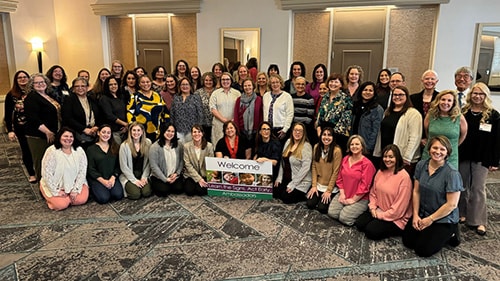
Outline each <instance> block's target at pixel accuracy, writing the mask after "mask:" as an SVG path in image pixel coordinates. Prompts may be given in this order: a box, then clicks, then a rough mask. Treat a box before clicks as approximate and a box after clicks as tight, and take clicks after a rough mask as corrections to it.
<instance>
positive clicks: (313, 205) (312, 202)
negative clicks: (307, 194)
mask: <svg viewBox="0 0 500 281" xmlns="http://www.w3.org/2000/svg"><path fill="white" fill-rule="evenodd" d="M323 193H324V192H321V191H318V195H316V194H313V196H312V197H311V198H310V199H307V200H306V206H307V208H309V209H318V211H319V212H320V213H322V214H326V213H328V207H329V206H330V203H328V204H325V203H323V202H321V198H322V196H323ZM334 196H335V194H333V193H332V194H331V195H330V202H331V201H332V198H333V197H334Z"/></svg>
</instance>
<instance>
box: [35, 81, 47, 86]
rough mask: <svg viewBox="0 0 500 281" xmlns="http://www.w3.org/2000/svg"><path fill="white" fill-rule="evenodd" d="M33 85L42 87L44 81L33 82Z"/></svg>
mask: <svg viewBox="0 0 500 281" xmlns="http://www.w3.org/2000/svg"><path fill="white" fill-rule="evenodd" d="M33 84H35V85H43V84H45V81H35V82H33Z"/></svg>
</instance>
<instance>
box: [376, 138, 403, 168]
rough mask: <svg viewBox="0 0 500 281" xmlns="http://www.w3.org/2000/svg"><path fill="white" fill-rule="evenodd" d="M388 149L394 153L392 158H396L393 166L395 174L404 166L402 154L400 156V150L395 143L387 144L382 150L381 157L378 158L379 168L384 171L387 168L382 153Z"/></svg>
mask: <svg viewBox="0 0 500 281" xmlns="http://www.w3.org/2000/svg"><path fill="white" fill-rule="evenodd" d="M388 151H392V153H394V158H396V165H395V167H394V174H397V173H398V172H399V171H401V170H402V169H403V168H404V162H403V156H401V151H400V150H399V147H398V146H397V145H395V144H388V145H386V147H384V149H383V150H382V159H381V160H380V170H381V171H385V170H387V169H388V168H387V166H386V165H385V163H384V154H385V153H386V152H388Z"/></svg>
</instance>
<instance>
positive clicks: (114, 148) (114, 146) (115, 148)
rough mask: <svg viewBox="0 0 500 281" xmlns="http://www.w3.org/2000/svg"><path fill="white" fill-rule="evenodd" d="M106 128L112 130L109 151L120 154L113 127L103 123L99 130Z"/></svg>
mask: <svg viewBox="0 0 500 281" xmlns="http://www.w3.org/2000/svg"><path fill="white" fill-rule="evenodd" d="M110 77H112V76H110ZM108 78H109V77H108ZM113 78H114V77H113ZM115 79H116V78H115ZM104 128H108V129H109V130H110V131H111V137H110V138H109V140H108V144H109V148H110V150H109V151H111V154H113V155H118V150H119V149H120V146H119V145H118V144H117V143H116V142H115V138H113V131H112V129H111V126H110V125H108V124H102V125H101V126H99V129H97V131H98V132H101V130H102V129H104Z"/></svg>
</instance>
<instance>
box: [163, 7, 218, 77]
mask: <svg viewBox="0 0 500 281" xmlns="http://www.w3.org/2000/svg"><path fill="white" fill-rule="evenodd" d="M171 24H172V43H171V44H170V46H172V53H173V55H174V56H173V58H172V65H173V67H172V72H174V70H175V63H176V62H177V61H178V60H180V59H183V60H185V61H187V62H188V65H189V67H191V66H195V65H198V44H197V36H198V32H197V30H196V15H195V14H192V15H176V16H173V17H171ZM215 43H216V42H215V40H214V42H212V44H215ZM202 71H203V70H202ZM205 71H206V70H205Z"/></svg>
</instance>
